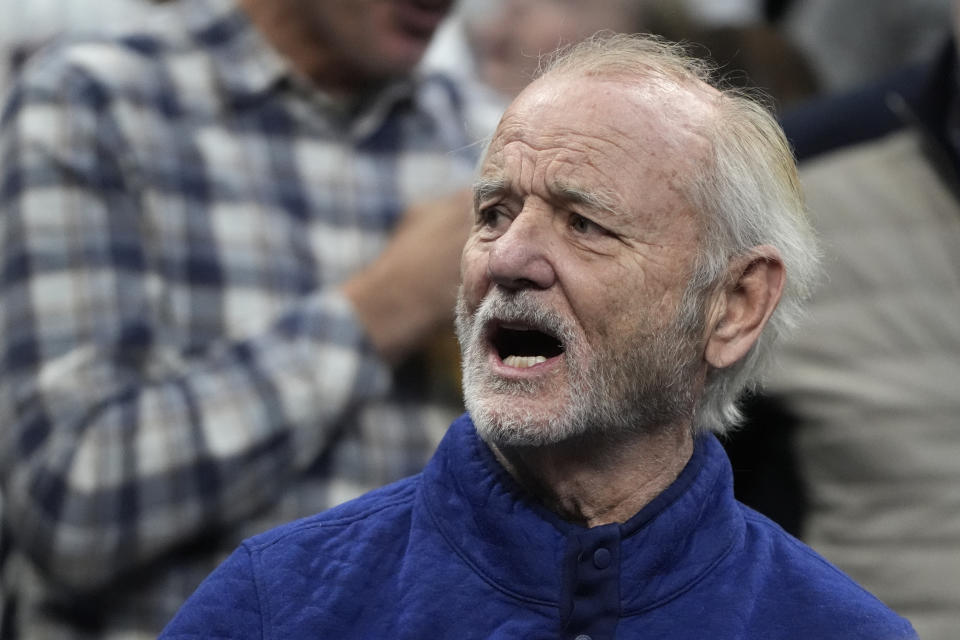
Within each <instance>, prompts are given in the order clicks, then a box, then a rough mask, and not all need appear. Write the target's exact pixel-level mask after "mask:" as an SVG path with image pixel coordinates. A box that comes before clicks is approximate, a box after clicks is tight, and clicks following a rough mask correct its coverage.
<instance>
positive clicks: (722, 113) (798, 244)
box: [539, 33, 819, 433]
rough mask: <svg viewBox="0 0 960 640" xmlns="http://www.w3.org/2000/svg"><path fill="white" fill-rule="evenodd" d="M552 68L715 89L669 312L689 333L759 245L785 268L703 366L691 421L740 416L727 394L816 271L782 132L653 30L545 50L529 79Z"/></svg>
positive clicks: (699, 427)
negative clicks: (734, 355)
mask: <svg viewBox="0 0 960 640" xmlns="http://www.w3.org/2000/svg"><path fill="white" fill-rule="evenodd" d="M554 74H564V75H567V74H572V75H586V76H605V77H610V76H613V77H615V78H617V79H618V80H622V81H624V82H625V83H630V82H632V81H641V82H649V81H650V80H654V81H656V82H658V83H664V82H665V83H669V84H672V85H675V86H677V87H679V88H682V89H686V90H689V91H692V92H697V93H701V92H703V93H704V95H705V96H706V95H708V94H707V93H706V92H704V90H705V89H706V88H707V87H713V88H714V89H715V90H716V93H715V100H714V105H715V107H716V109H715V117H713V118H712V119H711V121H710V122H705V123H703V128H702V130H699V131H698V132H699V133H702V134H704V135H705V136H706V137H707V139H708V140H709V142H710V156H709V161H708V162H705V163H701V164H700V165H699V166H698V167H697V169H696V170H695V171H694V174H693V175H691V176H690V177H689V179H688V180H687V181H686V183H685V185H684V191H685V193H684V195H685V197H686V198H687V200H688V201H689V203H690V204H691V206H693V208H694V210H695V211H697V212H698V214H699V215H700V217H701V225H702V230H703V239H702V242H701V245H700V247H699V252H698V256H697V258H696V262H695V265H694V269H693V274H692V276H691V279H690V283H689V285H688V287H687V291H686V293H685V294H684V296H683V300H682V302H681V304H680V309H679V312H680V313H681V314H682V315H683V316H684V320H685V322H686V324H687V326H688V327H689V328H690V329H691V330H692V331H693V330H697V329H698V328H702V327H703V323H704V322H705V317H704V316H705V312H706V303H707V300H708V298H709V296H710V294H711V293H712V292H713V291H715V290H716V288H717V287H718V286H720V285H721V284H722V283H723V282H725V280H726V278H727V277H728V270H729V268H730V265H731V261H733V260H735V259H737V258H740V257H743V256H749V255H750V254H751V252H752V251H753V250H754V249H755V248H756V247H759V246H761V245H770V246H772V247H774V248H776V249H777V250H778V251H779V253H780V257H781V259H782V261H783V264H784V266H785V269H786V273H787V277H786V284H785V286H784V291H783V295H782V297H781V300H780V304H779V305H778V307H777V309H775V311H774V313H773V315H772V316H771V317H770V320H769V322H768V324H767V326H766V328H765V329H764V331H763V333H762V334H761V336H760V338H759V339H758V340H757V342H756V343H755V344H754V345H753V347H752V348H751V349H750V351H749V352H748V353H747V355H746V356H745V357H743V358H742V359H740V360H739V361H738V362H736V363H734V364H732V365H730V366H728V367H725V368H720V369H716V368H711V369H710V370H709V371H708V373H707V379H706V384H705V388H704V392H703V396H702V398H701V399H700V401H699V403H698V406H697V409H696V412H695V415H694V419H693V428H694V430H695V431H696V432H705V431H714V432H717V433H724V432H726V431H728V430H730V429H731V428H732V427H734V426H736V424H737V423H738V422H739V421H740V420H741V419H742V415H741V413H740V411H739V409H738V407H737V400H738V399H739V397H740V395H741V394H742V393H743V391H744V390H747V389H753V388H756V387H757V386H758V384H759V383H760V381H761V378H762V374H763V371H764V370H765V368H766V366H767V364H768V363H769V361H770V358H771V354H772V352H773V347H774V345H775V344H776V343H777V342H778V341H779V340H780V339H781V338H782V337H783V335H785V334H786V333H787V332H788V331H789V330H790V329H792V328H793V327H794V326H795V325H796V323H797V321H798V320H799V318H800V317H801V315H802V312H803V306H804V302H805V301H806V299H807V298H808V297H809V295H810V292H811V290H812V288H813V285H814V283H815V281H816V279H817V275H818V273H819V249H818V246H817V240H816V236H815V234H814V232H813V228H812V226H811V225H810V222H809V220H808V217H807V214H806V209H805V206H804V202H803V195H802V193H801V190H800V183H799V179H798V177H797V169H796V163H795V161H794V159H793V154H792V152H791V150H790V146H789V144H788V143H787V140H786V138H785V136H784V134H783V131H782V129H781V128H780V125H779V124H778V123H777V121H776V120H775V118H774V117H773V115H771V113H770V111H769V110H768V109H767V108H766V107H765V106H764V105H762V104H761V103H760V102H759V101H758V100H757V99H756V98H754V97H751V96H749V95H747V94H746V93H745V92H744V91H742V90H739V89H733V88H725V87H722V86H720V85H719V84H718V83H717V82H716V81H715V80H714V79H713V78H712V76H711V68H710V66H709V64H708V63H706V62H704V61H703V60H701V59H698V58H694V57H693V56H690V55H688V54H687V53H686V51H685V49H684V47H683V46H682V45H680V44H677V43H671V42H668V41H666V40H663V39H662V38H659V37H657V36H651V35H641V34H637V35H625V34H606V33H604V34H598V35H596V36H594V37H592V38H590V39H588V40H586V41H584V42H581V43H578V44H576V45H573V46H571V47H569V48H567V49H564V50H562V51H560V52H558V53H557V54H555V57H554V58H552V59H551V60H550V61H548V62H547V63H546V64H545V65H544V66H542V68H541V71H540V73H539V77H543V76H549V75H554ZM705 85H706V86H705Z"/></svg>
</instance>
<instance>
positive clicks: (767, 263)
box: [704, 245, 785, 369]
mask: <svg viewBox="0 0 960 640" xmlns="http://www.w3.org/2000/svg"><path fill="white" fill-rule="evenodd" d="M728 274H729V275H728V278H727V280H726V282H725V284H724V286H723V288H722V289H721V290H720V291H718V292H717V294H715V295H714V297H713V302H712V304H711V305H710V315H709V316H708V318H707V336H706V338H707V340H706V349H705V352H704V357H705V359H706V361H707V362H708V363H709V364H710V366H712V367H714V368H717V369H720V368H723V367H728V366H730V365H731V364H733V363H734V362H736V361H737V360H739V359H740V358H742V357H744V356H745V355H746V354H747V351H749V350H750V347H752V346H753V344H754V343H755V342H756V341H757V338H759V337H760V332H761V331H762V330H763V327H764V326H765V325H766V324H767V320H768V319H769V318H770V315H771V314H772V313H773V310H774V309H775V308H776V306H777V303H778V302H779V301H780V295H781V294H782V293H783V283H784V276H785V270H784V266H783V261H782V260H781V259H780V252H779V251H777V250H776V249H774V248H773V247H770V246H766V245H764V246H760V247H754V248H753V249H752V250H751V251H750V253H748V254H746V255H744V256H741V257H739V258H735V259H734V260H733V261H731V263H730V269H729V271H728Z"/></svg>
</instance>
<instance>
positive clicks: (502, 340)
mask: <svg viewBox="0 0 960 640" xmlns="http://www.w3.org/2000/svg"><path fill="white" fill-rule="evenodd" d="M490 344H492V345H493V348H494V349H496V351H497V355H498V356H500V360H501V361H503V363H504V364H505V365H507V366H508V367H515V368H517V369H529V368H530V367H533V366H536V365H538V364H540V363H542V362H546V361H547V360H549V359H551V358H556V357H557V356H559V355H561V354H562V353H563V343H562V342H561V341H560V340H559V339H558V338H557V337H555V336H553V335H551V334H549V333H546V332H544V331H543V330H541V329H537V328H535V327H531V326H526V325H522V324H516V323H509V324H507V323H504V324H498V325H496V326H495V327H494V328H493V331H492V332H491V334H490Z"/></svg>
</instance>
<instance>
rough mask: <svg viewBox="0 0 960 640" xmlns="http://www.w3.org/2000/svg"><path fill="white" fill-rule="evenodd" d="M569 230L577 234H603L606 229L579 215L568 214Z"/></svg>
mask: <svg viewBox="0 0 960 640" xmlns="http://www.w3.org/2000/svg"><path fill="white" fill-rule="evenodd" d="M570 228H571V229H573V230H574V231H576V232H577V233H600V234H605V233H606V229H604V228H603V227H601V226H600V225H598V224H597V223H596V222H594V221H593V220H590V219H589V218H584V217H583V216H581V215H580V214H577V213H572V214H570Z"/></svg>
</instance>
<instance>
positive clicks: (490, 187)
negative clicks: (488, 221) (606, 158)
mask: <svg viewBox="0 0 960 640" xmlns="http://www.w3.org/2000/svg"><path fill="white" fill-rule="evenodd" d="M507 191H509V181H508V180H507V179H506V178H504V177H502V176H499V177H480V178H478V179H477V180H476V182H474V183H473V206H474V208H478V207H479V206H480V203H481V202H483V201H484V200H486V199H488V198H491V197H493V196H496V195H501V194H504V193H506V192H507ZM550 192H551V193H552V194H553V195H554V196H555V197H557V198H558V199H560V200H563V201H565V202H569V203H571V204H580V205H584V206H585V207H588V208H590V209H594V210H598V211H605V212H607V213H611V214H614V215H616V214H617V213H618V212H619V206H618V203H617V201H616V199H615V198H613V197H612V196H610V195H609V194H607V193H602V192H598V191H595V190H592V189H584V188H583V187H580V186H577V185H574V184H568V183H564V182H558V183H556V184H553V185H551V186H550Z"/></svg>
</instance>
